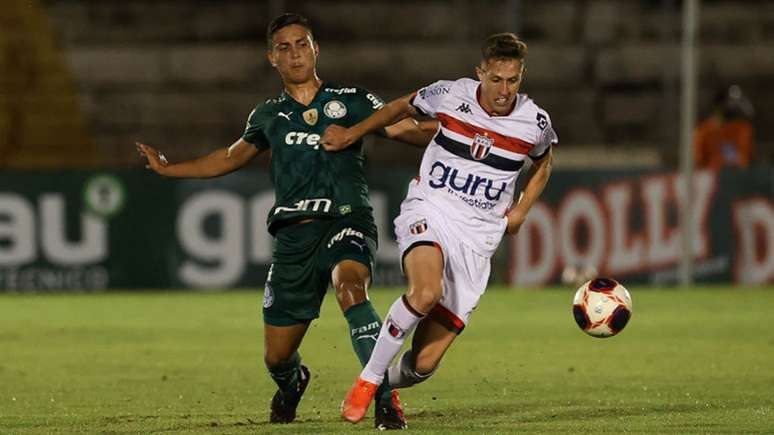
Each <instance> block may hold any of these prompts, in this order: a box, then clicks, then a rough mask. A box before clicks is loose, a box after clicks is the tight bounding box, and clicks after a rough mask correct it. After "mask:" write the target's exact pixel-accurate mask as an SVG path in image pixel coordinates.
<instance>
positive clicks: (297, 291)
mask: <svg viewBox="0 0 774 435" xmlns="http://www.w3.org/2000/svg"><path fill="white" fill-rule="evenodd" d="M326 229H327V227H326V226H324V225H323V223H320V222H311V223H304V224H297V225H293V226H291V227H287V228H283V229H282V230H280V232H279V233H278V234H277V236H276V243H275V247H274V253H273V257H274V258H273V262H272V265H271V267H270V269H269V274H268V277H267V279H266V288H265V292H264V303H263V319H264V323H266V324H269V325H272V326H293V325H296V324H299V323H308V322H309V321H310V320H312V319H315V318H317V317H318V316H319V314H320V306H321V304H322V301H323V298H324V295H325V291H326V289H327V287H328V276H327V275H324V274H321V273H320V268H319V260H318V255H317V254H318V247H319V245H320V244H321V243H322V238H323V237H324V235H325V231H326Z"/></svg>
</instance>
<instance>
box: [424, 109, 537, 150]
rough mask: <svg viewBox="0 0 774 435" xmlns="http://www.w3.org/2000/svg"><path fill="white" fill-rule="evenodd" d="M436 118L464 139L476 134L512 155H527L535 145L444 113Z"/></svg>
mask: <svg viewBox="0 0 774 435" xmlns="http://www.w3.org/2000/svg"><path fill="white" fill-rule="evenodd" d="M436 117H437V118H438V119H439V120H440V121H441V125H443V126H444V127H446V128H448V129H449V130H451V131H453V132H455V133H457V134H461V135H463V136H465V137H469V138H471V139H473V138H474V137H475V136H476V134H480V135H481V136H486V137H491V138H493V139H494V141H495V142H494V146H496V147H497V148H500V149H504V150H506V151H510V152H512V153H519V154H527V153H528V152H529V151H530V150H531V149H532V147H534V146H535V145H533V144H531V143H529V142H527V141H525V140H521V139H518V138H515V137H508V136H504V135H502V134H500V133H495V132H493V131H492V130H487V129H486V128H482V127H478V126H475V125H472V124H468V123H467V122H464V121H460V120H459V119H457V118H455V117H453V116H450V115H447V114H445V113H440V112H439V113H437V114H436Z"/></svg>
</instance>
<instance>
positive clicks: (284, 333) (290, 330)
mask: <svg viewBox="0 0 774 435" xmlns="http://www.w3.org/2000/svg"><path fill="white" fill-rule="evenodd" d="M308 328H309V325H308V324H307V323H297V324H295V325H290V326H272V325H269V324H264V329H263V344H264V346H263V359H264V361H265V362H266V365H267V366H269V367H274V366H276V365H278V364H280V363H282V362H283V361H287V360H288V359H290V357H291V356H292V355H293V353H295V352H296V351H297V350H298V347H299V346H300V345H301V341H302V340H303V339H304V335H305V334H306V330H307V329H308Z"/></svg>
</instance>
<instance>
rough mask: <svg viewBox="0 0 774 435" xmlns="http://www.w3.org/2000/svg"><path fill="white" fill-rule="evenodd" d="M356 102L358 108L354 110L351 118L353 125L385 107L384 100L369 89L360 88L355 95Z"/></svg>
mask: <svg viewBox="0 0 774 435" xmlns="http://www.w3.org/2000/svg"><path fill="white" fill-rule="evenodd" d="M354 104H355V109H356V110H354V111H353V114H352V115H353V116H352V118H351V119H350V121H351V123H352V125H355V124H357V123H358V122H361V121H363V120H364V119H366V118H368V117H369V116H371V115H372V114H373V113H374V112H377V111H378V110H379V109H381V108H382V107H384V100H382V99H381V97H379V96H378V95H376V94H375V93H373V92H370V91H368V90H367V89H362V88H358V89H357V93H356V94H355V96H354Z"/></svg>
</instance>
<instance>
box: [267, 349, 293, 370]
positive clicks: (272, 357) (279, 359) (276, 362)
mask: <svg viewBox="0 0 774 435" xmlns="http://www.w3.org/2000/svg"><path fill="white" fill-rule="evenodd" d="M291 357H292V355H291V356H287V355H281V354H279V353H275V352H268V351H267V352H264V354H263V363H264V364H265V365H266V368H269V369H270V368H272V367H279V366H280V365H282V364H284V363H287V362H288V361H290V359H291Z"/></svg>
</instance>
